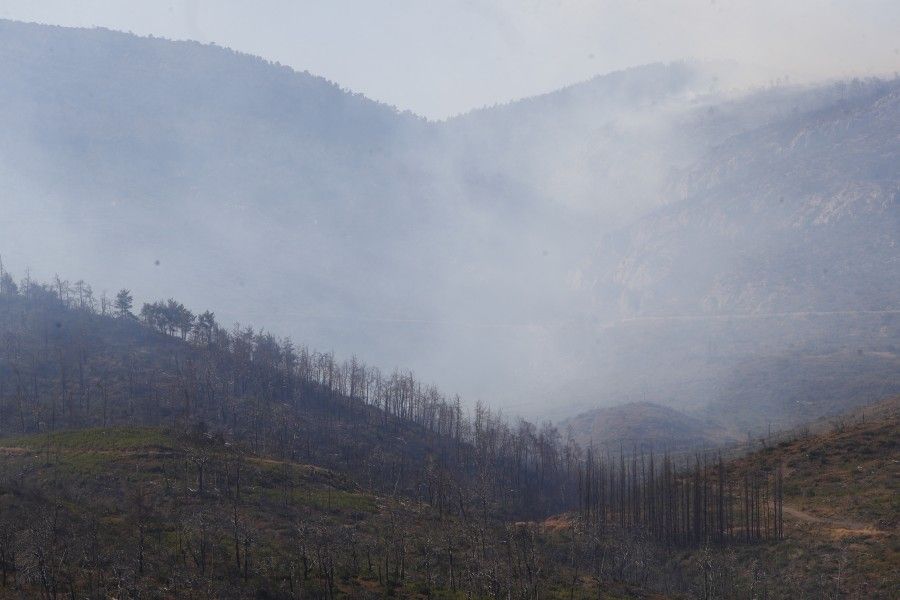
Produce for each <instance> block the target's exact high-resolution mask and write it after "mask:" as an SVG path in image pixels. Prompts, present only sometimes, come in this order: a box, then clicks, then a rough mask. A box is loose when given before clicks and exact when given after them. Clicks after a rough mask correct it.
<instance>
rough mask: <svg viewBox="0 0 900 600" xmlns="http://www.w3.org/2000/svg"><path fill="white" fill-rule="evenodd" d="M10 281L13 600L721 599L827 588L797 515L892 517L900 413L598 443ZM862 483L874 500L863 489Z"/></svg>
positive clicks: (8, 502)
mask: <svg viewBox="0 0 900 600" xmlns="http://www.w3.org/2000/svg"><path fill="white" fill-rule="evenodd" d="M0 281H2V285H0V339H2V346H0V435H2V439H0V504H2V508H3V511H2V515H3V519H2V520H3V524H4V526H3V527H2V528H0V532H2V535H0V574H2V576H3V581H4V582H5V583H4V584H3V585H5V586H6V588H5V589H6V590H9V591H10V592H14V593H22V594H29V593H43V594H45V595H50V596H51V597H52V595H53V594H58V595H59V594H72V593H75V594H76V595H77V593H79V591H84V593H87V594H92V593H95V594H100V595H104V594H107V595H108V594H112V593H121V591H119V592H116V591H115V590H131V592H129V593H137V592H138V591H140V592H142V593H143V592H148V593H150V596H151V597H172V596H184V595H189V592H187V590H191V592H190V593H194V594H195V595H197V596H203V595H212V596H219V597H235V598H243V597H259V596H260V595H262V596H265V597H277V598H282V597H283V598H290V597H297V596H301V595H304V596H312V597H318V598H335V597H382V596H384V595H385V594H390V593H393V594H395V595H398V596H400V597H432V596H434V597H451V598H452V597H458V596H459V595H463V596H464V595H467V594H471V595H475V596H478V595H481V596H488V597H509V596H511V597H518V598H523V599H524V598H533V597H536V596H537V597H551V598H552V597H570V598H571V597H596V596H597V594H598V590H599V593H600V596H601V597H609V598H617V597H622V598H630V597H654V596H653V595H654V594H665V595H669V594H676V595H678V594H695V592H696V590H697V589H698V586H699V585H702V582H703V581H704V580H705V578H707V577H708V575H709V573H710V569H711V568H715V569H720V568H721V569H726V570H727V571H722V573H726V572H727V573H728V576H727V587H725V588H723V589H724V590H726V591H725V592H723V595H722V597H744V596H747V597H750V595H752V593H753V590H755V589H758V587H759V586H760V585H764V586H765V587H766V589H769V590H771V593H772V595H773V596H775V597H779V594H780V592H779V591H778V590H779V589H781V590H782V591H784V595H785V597H790V594H793V593H795V592H796V590H798V589H803V590H820V589H822V588H821V586H822V585H824V584H823V583H822V582H821V581H820V579H818V578H817V577H816V575H815V573H816V569H817V568H818V565H819V563H818V562H817V561H818V560H819V558H811V559H810V560H809V561H808V562H802V561H801V562H797V561H794V562H791V565H790V569H796V570H795V571H790V574H791V577H792V579H791V580H790V585H789V586H786V585H783V584H782V583H781V582H782V576H783V572H782V570H781V569H782V565H779V563H778V562H777V561H778V560H779V557H783V556H784V553H786V552H793V551H795V549H800V551H805V550H804V549H806V548H809V547H811V546H810V544H820V542H818V541H816V540H818V539H819V538H816V537H815V536H816V535H820V534H821V532H822V531H823V528H822V527H819V528H818V529H816V530H815V531H813V532H812V533H810V534H809V535H811V536H812V537H807V533H808V532H807V530H805V529H803V527H802V526H801V527H797V528H794V527H793V525H791V523H792V522H793V521H792V519H797V520H798V521H799V523H800V524H801V525H802V524H803V523H809V522H812V523H820V522H821V523H826V522H827V523H833V524H835V527H838V528H842V529H850V530H852V532H851V534H848V535H850V538H848V540H849V539H855V538H854V537H853V536H856V535H863V533H858V531H864V532H865V535H866V536H868V537H866V540H870V541H868V542H865V543H863V542H860V544H861V546H860V548H862V550H861V552H862V551H863V550H864V551H865V552H871V551H874V550H875V549H878V548H880V546H878V545H877V544H881V543H882V542H887V541H890V540H891V539H892V537H891V536H892V535H893V533H892V531H893V530H894V529H896V523H895V521H896V519H895V516H893V517H892V516H891V515H892V514H893V513H894V512H896V511H895V508H896V507H894V506H893V505H892V502H893V494H892V493H891V491H890V490H891V486H892V485H893V482H892V476H891V475H890V474H891V472H892V470H893V464H892V463H891V462H890V461H892V460H894V459H893V458H892V457H893V455H894V454H895V452H894V451H895V450H896V449H895V448H894V446H895V445H896V442H895V441H894V438H895V437H896V427H897V420H896V416H897V415H896V410H895V409H893V408H891V406H893V405H886V408H884V407H881V408H879V410H878V411H877V412H871V411H870V412H867V413H864V414H865V415H866V417H867V418H868V419H869V420H868V421H866V422H865V423H862V424H859V423H857V421H855V420H852V419H847V420H845V421H843V422H841V423H839V425H840V427H841V429H840V430H838V431H836V432H834V433H823V434H816V436H817V437H809V436H808V435H807V436H806V437H801V438H797V439H794V438H789V441H785V442H783V443H781V444H780V445H777V446H771V444H774V442H768V441H766V440H763V441H764V442H766V443H767V444H770V447H768V448H766V449H765V450H762V451H759V452H756V453H755V454H751V455H749V456H744V457H741V458H738V459H736V460H735V461H732V462H729V463H727V464H725V463H722V462H717V461H719V460H721V459H720V458H719V457H718V456H714V455H713V454H711V453H706V454H703V453H699V454H697V455H696V458H694V456H693V454H692V453H687V454H670V453H668V452H661V453H654V451H653V450H650V451H649V453H648V452H647V449H643V451H642V452H640V453H631V452H630V451H629V452H628V454H627V455H622V454H616V453H615V450H611V451H610V452H599V451H595V449H594V448H593V447H591V446H589V447H588V448H582V447H581V446H580V445H579V444H578V443H577V442H576V441H575V440H574V439H570V438H563V435H562V434H561V433H560V431H559V430H557V429H556V428H554V427H552V426H551V425H550V424H544V425H542V426H540V427H537V426H535V425H534V424H532V423H529V422H528V421H525V420H518V421H517V422H516V423H515V424H512V423H510V422H509V421H508V420H506V419H504V418H501V417H500V416H499V415H496V414H492V413H491V412H490V411H489V410H487V409H486V408H484V407H483V406H480V405H479V406H478V407H477V408H476V410H475V411H473V412H472V413H469V412H468V411H465V412H464V411H463V409H462V407H461V404H460V402H459V401H458V400H457V399H451V398H447V397H445V396H443V395H442V394H441V393H440V391H439V390H437V389H435V388H433V387H428V386H425V385H423V384H422V383H420V382H419V381H417V380H416V379H415V378H414V377H413V376H412V374H410V373H404V374H401V373H394V374H392V375H390V376H385V375H383V374H381V373H380V372H379V371H378V370H377V369H374V368H372V367H369V366H367V365H365V364H363V363H361V362H359V361H356V360H355V359H354V360H350V361H340V360H338V359H336V358H335V357H334V356H332V355H331V354H329V353H320V352H316V351H314V350H310V349H308V348H306V347H303V346H295V345H294V344H293V343H291V342H290V341H289V340H278V339H276V338H274V337H273V336H271V335H268V334H264V333H259V332H256V331H254V330H253V329H252V328H249V327H245V328H235V329H233V330H230V331H229V330H226V329H224V328H222V327H221V326H219V325H218V324H217V322H216V319H215V316H214V315H212V314H211V313H209V312H205V313H202V314H201V315H200V316H199V317H194V315H193V314H192V313H191V312H190V311H189V310H188V309H187V308H186V307H184V306H183V305H182V304H180V303H179V302H177V301H175V300H168V301H165V302H158V303H152V304H146V305H144V306H143V307H142V308H141V310H140V317H135V316H134V315H131V314H129V313H128V311H127V307H126V308H120V310H119V311H118V312H116V313H113V312H111V311H110V310H109V308H108V307H107V306H106V305H105V304H100V305H99V306H97V303H96V302H95V301H94V299H93V297H92V296H91V295H90V292H89V289H88V287H87V286H86V285H85V284H84V283H83V282H77V283H76V284H75V285H71V286H70V285H69V284H68V283H66V282H64V281H58V282H56V283H55V284H54V286H48V285H41V284H38V283H35V282H34V281H31V280H28V279H25V280H24V281H23V282H22V285H21V287H19V286H15V285H14V283H13V282H12V279H11V278H10V277H9V276H8V274H7V275H6V276H5V277H0ZM120 306H123V305H121V304H120ZM635 410H638V412H641V413H647V412H649V413H651V414H656V415H661V414H662V415H668V414H669V413H668V411H667V410H666V409H661V408H660V407H655V406H652V405H649V406H648V405H636V406H632V407H629V411H628V412H634V411H635ZM665 420H666V419H665V418H662V421H663V422H665ZM681 422H682V423H683V424H685V426H686V427H687V426H689V425H691V423H692V421H691V420H690V419H687V418H684V417H683V418H682V421H681ZM866 457H868V458H866ZM701 458H702V460H701ZM822 461H824V462H822ZM820 464H821V465H832V464H833V465H834V468H833V469H832V468H831V467H829V469H826V470H823V469H821V468H820V467H819V465H820ZM858 467H861V470H860V469H859V468H858ZM782 474H783V477H784V479H783V482H782V479H781V477H782ZM857 485H859V486H865V490H866V496H865V499H863V500H860V499H856V500H854V499H853V498H856V497H857V494H856V493H855V492H854V494H852V495H851V494H848V493H847V492H848V491H852V490H855V488H856V487H857ZM673 490H675V491H676V492H675V493H673ZM810 490H812V492H811V491H810ZM714 498H715V499H717V501H718V502H719V505H720V506H728V507H729V508H728V510H727V511H723V510H719V511H716V510H715V509H714V507H715V506H716V504H715V502H714V501H713V499H714ZM828 511H831V512H828ZM782 512H783V513H784V515H785V516H784V519H785V521H786V522H787V524H788V527H787V528H785V529H784V532H782V531H781V528H780V527H776V526H775V525H774V523H777V522H779V517H778V515H779V514H781V513H782ZM663 514H668V515H672V518H665V519H662V520H661V519H660V515H663ZM817 519H818V520H821V521H817ZM860 523H864V526H858V525H859V524H860ZM882 532H883V533H882ZM824 543H825V542H821V544H824ZM854 543H855V542H854ZM821 544H820V545H819V546H815V547H816V549H817V551H820V552H825V551H827V550H829V548H830V547H828V546H822V545H821ZM872 544H876V545H875V546H873V545H872ZM856 549H857V546H853V547H852V548H851V550H852V552H856ZM851 550H848V552H850V551H851ZM703 553H707V554H706V555H704V554H703ZM734 555H744V556H747V557H754V558H758V559H759V560H760V561H763V562H762V563H761V564H765V565H771V569H770V570H768V571H767V573H768V574H767V575H761V574H759V573H757V572H755V571H748V570H747V569H746V568H744V567H743V566H741V565H740V564H735V563H732V562H729V561H731V560H732V559H731V558H730V557H732V556H734ZM704 556H709V557H711V558H704ZM811 556H817V555H811ZM824 556H826V558H823V559H822V560H824V561H826V562H823V563H822V564H823V565H824V568H825V569H826V572H828V573H830V571H829V569H831V564H832V563H831V562H828V561H830V560H831V556H832V555H831V554H826V555H824ZM847 556H848V558H847V560H849V561H851V562H849V563H847V564H850V565H852V566H853V569H855V570H854V572H853V576H852V577H847V578H846V579H841V582H839V585H841V586H857V585H861V583H859V582H860V581H862V579H861V578H862V576H863V575H864V574H866V573H871V572H874V571H872V569H878V572H879V573H881V577H882V579H881V580H879V581H875V582H874V583H872V586H873V587H871V588H870V590H869V591H871V592H872V594H871V596H872V597H880V596H884V592H885V591H886V590H889V589H890V586H891V585H892V583H891V582H892V579H891V577H893V575H892V574H891V571H890V569H889V568H887V565H889V564H890V561H891V560H893V559H892V558H891V556H892V555H889V554H882V555H879V556H884V558H883V559H882V558H879V559H877V560H876V561H874V562H871V563H866V562H865V561H864V558H865V556H864V554H859V555H857V554H852V555H851V554H848V555H847ZM710 561H712V562H710ZM885 561H887V562H885ZM711 564H712V565H714V566H713V567H710V565H711ZM804 565H805V566H804ZM767 568H769V567H767ZM720 574H721V573H720ZM717 577H719V575H717ZM838 577H844V576H843V575H838ZM717 581H719V580H717ZM873 581H874V580H873ZM716 585H719V584H718V583H717V584H716ZM779 585H782V587H781V588H779V587H778V586H779ZM817 586H818V587H817ZM848 589H856V588H854V587H850V588H848Z"/></svg>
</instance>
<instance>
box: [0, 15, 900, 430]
mask: <svg viewBox="0 0 900 600" xmlns="http://www.w3.org/2000/svg"><path fill="white" fill-rule="evenodd" d="M741 79H742V78H741V74H740V68H739V67H737V66H735V65H727V64H724V65H723V64H713V65H708V64H699V63H689V62H688V63H674V64H669V65H646V66H643V67H638V68H634V69H628V70H625V71H621V72H617V73H611V74H606V75H601V76H598V77H596V78H593V79H591V80H588V81H585V82H582V83H578V84H575V85H572V86H569V87H567V88H565V89H562V90H558V91H555V92H551V93H549V94H545V95H542V96H539V97H536V98H529V99H524V100H520V101H517V102H512V103H509V104H507V105H503V106H497V107H492V108H488V109H482V110H477V111H473V112H472V113H470V114H467V115H462V116H460V117H458V118H454V119H450V120H447V121H444V122H439V123H435V122H428V121H426V120H424V119H421V118H418V117H416V116H415V115H411V114H409V113H403V112H400V111H398V110H396V109H394V108H392V107H388V106H384V105H381V104H378V103H376V102H372V101H370V100H368V99H366V98H365V97H363V96H361V95H359V94H355V93H352V92H349V91H347V90H342V89H341V88H340V87H339V86H337V85H335V84H333V83H330V82H328V81H325V80H323V79H321V78H318V77H315V76H313V75H310V74H308V73H298V72H295V71H293V70H291V69H289V68H287V67H284V66H281V65H277V64H273V63H271V62H267V61H264V60H262V59H259V58H255V57H251V56H247V55H242V54H239V53H236V52H233V51H231V50H228V49H224V48H219V47H216V46H212V45H201V44H197V43H192V42H172V41H168V40H161V39H152V38H138V37H136V36H132V35H128V34H123V33H116V32H112V31H106V30H99V29H95V30H85V29H66V28H58V27H48V26H43V25H35V24H23V23H15V22H9V21H2V22H0V82H2V85H0V193H2V196H0V198H2V202H3V209H4V210H3V214H2V216H0V241H2V248H0V251H2V254H3V258H4V260H5V263H6V264H7V266H11V267H12V268H13V269H14V270H16V271H17V272H20V273H22V272H24V270H25V269H26V267H30V268H31V269H33V272H34V273H35V274H37V275H39V276H40V277H41V278H44V279H49V278H50V277H51V276H52V274H53V273H54V272H55V271H57V270H58V271H60V272H62V273H69V274H71V276H73V277H76V278H81V279H84V280H87V281H91V282H93V283H94V285H95V286H96V287H97V292H98V294H99V292H101V291H102V290H106V291H107V292H108V293H112V292H113V291H114V290H117V289H119V288H120V287H122V286H123V285H125V283H124V282H129V285H132V286H133V287H134V289H133V292H134V293H135V295H136V297H137V298H138V299H139V300H141V301H144V300H146V301H152V300H155V299H157V298H158V297H178V298H180V299H181V300H182V301H184V302H186V303H187V304H188V305H190V306H197V307H203V306H215V307H216V309H217V314H218V316H219V318H220V320H221V321H223V322H225V323H233V322H236V321H247V320H250V321H252V322H254V323H257V324H258V326H260V327H264V328H265V329H266V330H272V331H278V332H281V333H282V334H284V335H290V336H292V337H294V338H295V339H302V340H304V342H306V343H309V344H311V345H313V346H315V347H320V348H329V349H332V350H334V351H335V352H336V353H337V354H340V355H345V356H352V355H354V354H355V355H358V356H363V357H365V358H366V359H367V362H370V363H374V364H378V365H379V366H380V367H382V368H383V369H385V370H390V369H392V368H395V367H400V366H402V367H403V368H410V369H413V370H414V371H415V372H416V373H418V374H419V375H420V376H421V377H423V379H425V380H426V381H434V382H436V383H439V384H440V385H441V387H443V388H444V389H447V390H449V391H452V392H459V393H461V394H462V396H463V397H464V398H465V401H466V402H467V403H469V404H472V403H474V401H475V400H476V399H479V398H482V399H490V400H491V403H492V404H493V405H495V406H501V407H503V408H504V409H506V410H507V412H523V413H526V414H530V415H536V416H540V417H548V418H551V419H554V420H559V419H562V418H565V417H569V416H574V415H575V414H577V413H578V412H583V411H585V410H588V409H592V408H596V407H598V406H609V405H614V404H621V403H623V402H628V401H634V400H635V399H637V398H644V397H646V398H648V399H649V400H651V401H652V402H654V403H657V404H661V405H665V406H667V407H670V408H673V409H676V410H679V411H681V412H688V413H690V414H691V415H692V416H697V415H701V414H712V415H721V414H725V415H731V414H732V413H731V412H730V411H729V410H727V408H724V407H727V406H728V400H729V399H735V398H746V397H748V396H750V397H752V395H753V392H754V390H755V389H758V388H759V384H760V383H761V382H765V383H766V386H767V387H766V389H767V390H769V391H767V392H766V394H767V395H768V397H769V398H770V399H777V398H781V401H780V402H781V405H780V406H779V401H778V400H772V401H771V402H770V401H768V400H767V401H766V406H767V407H768V408H767V409H766V411H763V410H762V409H761V408H760V410H749V409H748V410H746V411H744V413H743V414H741V415H740V416H739V418H738V417H737V416H736V417H735V418H734V419H733V422H732V423H729V424H728V427H732V428H734V427H740V428H743V427H749V428H753V427H762V426H764V425H765V420H766V419H767V418H770V417H771V418H776V419H781V420H782V421H783V422H784V423H785V424H789V423H790V422H791V421H792V420H793V419H794V418H795V413H794V412H792V411H793V410H794V409H793V408H792V407H794V406H796V405H797V402H796V401H797V400H798V399H800V398H808V397H810V396H814V395H817V388H816V387H815V385H814V384H813V383H811V382H813V381H821V379H818V378H816V377H807V374H804V373H792V372H790V371H791V370H789V369H782V370H781V372H782V373H783V374H784V377H783V378H782V377H781V376H779V378H778V379H777V380H770V379H766V378H767V372H768V371H767V369H766V368H764V367H763V368H760V365H765V364H766V362H767V361H777V360H781V359H784V360H788V361H794V360H796V361H797V364H802V365H812V364H820V365H821V364H825V363H823V362H821V361H820V362H819V363H815V361H814V360H812V357H814V356H817V355H822V354H829V355H830V356H832V357H833V359H834V361H836V362H833V363H829V364H835V365H837V364H838V363H839V361H841V360H842V357H845V356H846V355H847V354H848V353H854V352H857V351H861V354H858V355H857V356H861V357H862V359H859V360H863V359H864V360H866V361H870V362H868V363H866V366H865V367H864V372H865V373H869V374H871V376H865V377H864V379H865V380H864V381H862V380H861V381H860V386H847V387H845V388H843V389H845V390H846V391H844V392H838V389H841V388H835V387H830V388H829V389H831V390H832V397H831V399H830V400H829V401H828V403H827V404H828V407H827V409H826V408H825V407H823V408H822V410H819V411H818V413H821V412H823V411H825V410H836V409H840V408H841V407H842V406H849V405H852V404H853V403H855V402H858V401H860V400H859V399H860V398H870V393H873V392H872V390H881V391H882V392H884V393H889V392H890V391H891V390H893V389H894V387H892V386H894V382H896V377H893V376H892V374H891V369H892V368H893V363H892V362H891V361H892V360H893V359H892V358H889V355H890V356H892V355H893V354H892V353H893V352H894V351H893V350H891V349H890V348H892V347H896V346H897V345H898V339H897V338H898V335H897V323H896V321H895V320H894V317H892V316H891V315H893V314H894V313H892V312H891V311H892V310H895V309H896V308H897V307H895V306H893V305H892V304H891V302H892V299H893V298H896V297H897V290H896V285H895V282H896V281H897V280H898V277H897V276H896V268H897V250H896V230H897V227H896V224H897V208H896V205H897V203H896V193H897V192H896V190H897V181H896V173H895V171H896V169H893V168H892V165H893V164H896V162H897V161H896V158H897V156H896V154H897V144H896V135H895V133H894V132H896V123H897V110H898V108H897V104H896V90H897V85H898V84H897V82H896V80H894V81H865V82H837V83H827V84H821V85H809V86H775V87H769V88H765V89H746V88H742V87H741V86H740V85H739V82H740V80H741ZM806 257H809V259H808V260H807V258H806ZM788 332H790V335H788ZM873 332H874V337H873V336H870V335H869V334H872V333H873ZM792 336H793V337H792ZM792 344H793V346H792ZM854 360H855V361H856V362H859V360H857V359H854ZM826 362H827V361H826ZM824 369H825V370H827V369H828V367H827V366H826V367H824ZM548 373H553V375H554V376H553V377H548V376H547V375H546V374H548ZM804 401H805V400H804ZM741 405H742V406H744V407H752V406H753V403H752V402H751V403H742V404H741ZM760 406H762V405H760ZM704 410H708V412H707V413H703V411H704ZM814 412H815V411H814ZM818 413H817V414H818Z"/></svg>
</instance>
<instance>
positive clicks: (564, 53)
mask: <svg viewBox="0 0 900 600" xmlns="http://www.w3.org/2000/svg"><path fill="white" fill-rule="evenodd" d="M0 17H3V18H9V19H17V20H25V21H38V22H42V23H54V24H60V25H72V26H93V25H99V26H103V27H108V28H111V29H118V30H123V31H132V32H134V33H138V34H142V35H146V34H153V35H157V36H163V37H168V38H176V39H184V38H188V39H195V40H200V41H204V42H215V43H217V44H220V45H224V46H230V47H232V48H235V49H237V50H241V51H245V52H249V53H252V54H257V55H261V56H264V57H266V58H269V59H272V60H277V61H279V62H281V63H284V64H288V65H290V66H292V67H294V68H296V69H299V70H304V69H305V70H309V71H310V72H313V73H316V74H319V75H323V76H325V77H327V78H329V79H331V80H334V81H336V82H338V83H339V84H341V85H342V86H344V87H348V88H351V89H353V90H355V91H360V92H363V93H365V94H366V95H368V96H370V97H372V98H375V99H378V100H382V101H384V102H388V103H390V104H394V105H396V106H398V107H400V108H404V109H410V110H412V111H414V112H417V113H420V114H423V115H426V116H429V117H442V116H447V115H450V114H453V113H458V112H462V111H465V110H468V109H470V108H473V107H476V106H481V105H485V104H493V103H495V102H503V101H506V100H509V99H513V98H518V97H522V96H528V95H532V94H535V93H539V92H543V91H549V90H551V89H554V88H557V87H560V86H562V85H566V84H568V83H572V82H574V81H578V80H581V79H585V78H588V77H590V76H592V75H595V74H598V73H603V72H608V71H611V70H615V69H620V68H624V67H628V66H633V65H637V64H644V63H648V62H653V61H658V60H676V59H679V58H685V57H693V58H705V59H732V60H737V61H740V62H743V63H747V64H750V65H753V66H758V67H765V68H766V69H768V72H769V73H771V76H772V77H773V78H774V77H776V76H781V75H785V74H789V75H791V76H793V77H794V78H797V77H816V78H818V77H824V76H832V75H847V74H868V73H882V74H893V73H894V72H895V71H896V70H898V69H900V41H898V39H900V35H898V32H900V2H898V1H897V0H846V1H843V2H842V1H837V0H677V1H676V0H594V1H588V0H480V1H479V0H381V1H374V0H370V1H363V0H357V1H350V0H318V1H312V0H306V1H304V0H254V1H252V2H248V1H245V0H242V1H231V0H181V1H166V0H133V1H126V0H78V1H77V2H73V1H72V0H0Z"/></svg>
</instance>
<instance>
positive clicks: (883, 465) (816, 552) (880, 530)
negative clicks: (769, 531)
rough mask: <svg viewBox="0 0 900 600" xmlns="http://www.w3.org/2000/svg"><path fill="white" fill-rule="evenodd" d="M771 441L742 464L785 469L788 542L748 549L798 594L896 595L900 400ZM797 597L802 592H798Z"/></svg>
mask: <svg viewBox="0 0 900 600" xmlns="http://www.w3.org/2000/svg"><path fill="white" fill-rule="evenodd" d="M813 429H814V431H815V430H816V429H824V431H818V432H815V433H812V434H810V433H808V432H803V431H801V432H800V434H799V436H798V437H796V438H793V439H789V440H788V441H783V442H780V443H778V444H776V445H774V446H772V447H767V448H765V449H764V450H761V451H759V452H757V453H754V454H752V455H750V456H748V457H746V458H744V459H741V460H739V461H737V462H736V463H735V468H738V469H741V468H747V467H750V468H753V469H758V468H762V469H771V468H774V466H776V465H782V466H783V467H784V469H785V471H784V477H785V484H784V494H785V507H784V513H785V519H786V526H785V531H786V533H785V536H786V540H787V541H786V543H784V544H783V545H780V546H779V547H769V548H765V549H764V550H763V551H762V552H761V553H757V552H755V551H754V552H749V551H742V552H739V553H738V556H737V559H738V560H739V561H740V560H748V559H750V558H751V557H753V558H756V559H758V560H760V561H761V567H762V568H763V569H767V570H769V572H774V573H777V574H778V575H777V578H778V579H780V580H781V581H783V582H784V585H785V586H793V587H794V589H795V590H796V591H795V594H803V595H808V596H820V595H823V594H828V595H834V596H837V597H860V598H878V597H884V598H888V597H892V596H893V595H895V594H896V591H897V589H898V586H900V569H898V564H900V546H898V541H900V523H898V519H897V516H898V514H900V505H898V497H900V496H898V477H900V467H898V464H900V446H898V439H900V399H898V398H896V397H895V398H893V399H890V400H887V401H883V402H880V403H878V404H876V405H875V406H871V407H867V408H866V409H860V410H857V411H854V412H851V413H848V414H845V415H843V416H841V417H839V418H835V419H832V420H830V422H828V423H827V424H826V425H824V426H820V427H815V426H814V428H813ZM795 597H796V596H795Z"/></svg>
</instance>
